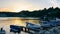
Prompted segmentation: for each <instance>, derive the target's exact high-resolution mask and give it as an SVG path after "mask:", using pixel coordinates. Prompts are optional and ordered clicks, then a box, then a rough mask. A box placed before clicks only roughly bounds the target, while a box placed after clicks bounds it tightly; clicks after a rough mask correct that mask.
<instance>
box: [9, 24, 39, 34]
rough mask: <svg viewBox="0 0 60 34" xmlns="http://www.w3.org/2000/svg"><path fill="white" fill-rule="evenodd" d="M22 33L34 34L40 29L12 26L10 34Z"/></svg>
mask: <svg viewBox="0 0 60 34" xmlns="http://www.w3.org/2000/svg"><path fill="white" fill-rule="evenodd" d="M21 31H23V32H26V33H29V34H33V32H31V31H34V32H39V31H38V29H31V28H27V27H24V26H16V25H10V32H14V33H18V34H19V33H21Z"/></svg>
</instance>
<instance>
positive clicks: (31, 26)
mask: <svg viewBox="0 0 60 34" xmlns="http://www.w3.org/2000/svg"><path fill="white" fill-rule="evenodd" d="M26 27H27V28H29V29H30V30H34V31H39V30H40V26H39V25H35V24H32V23H29V22H26Z"/></svg>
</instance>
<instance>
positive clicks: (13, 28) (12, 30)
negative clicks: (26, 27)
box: [10, 25, 22, 33]
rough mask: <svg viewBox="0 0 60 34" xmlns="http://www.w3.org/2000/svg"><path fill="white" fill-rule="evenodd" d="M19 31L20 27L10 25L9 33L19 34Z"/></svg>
mask: <svg viewBox="0 0 60 34" xmlns="http://www.w3.org/2000/svg"><path fill="white" fill-rule="evenodd" d="M21 30H22V27H21V26H16V25H10V32H18V33H20V32H21Z"/></svg>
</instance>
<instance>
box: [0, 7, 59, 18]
mask: <svg viewBox="0 0 60 34" xmlns="http://www.w3.org/2000/svg"><path fill="white" fill-rule="evenodd" d="M59 15H60V8H58V7H56V8H53V7H50V8H48V9H46V8H44V9H43V10H34V11H31V12H30V11H28V10H22V11H20V12H18V13H16V12H0V17H39V18H41V19H44V18H46V19H52V18H60V16H59Z"/></svg>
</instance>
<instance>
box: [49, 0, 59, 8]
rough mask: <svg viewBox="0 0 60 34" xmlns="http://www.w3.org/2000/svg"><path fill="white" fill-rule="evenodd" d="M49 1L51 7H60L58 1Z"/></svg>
mask: <svg viewBox="0 0 60 34" xmlns="http://www.w3.org/2000/svg"><path fill="white" fill-rule="evenodd" d="M49 3H50V4H51V6H53V7H60V6H59V3H57V2H56V0H49Z"/></svg>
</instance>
